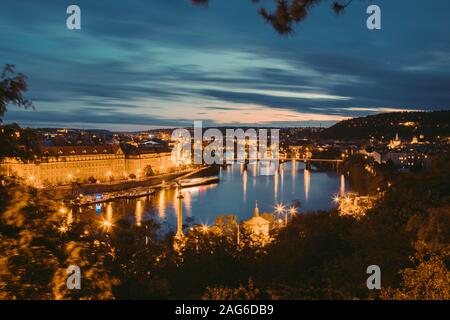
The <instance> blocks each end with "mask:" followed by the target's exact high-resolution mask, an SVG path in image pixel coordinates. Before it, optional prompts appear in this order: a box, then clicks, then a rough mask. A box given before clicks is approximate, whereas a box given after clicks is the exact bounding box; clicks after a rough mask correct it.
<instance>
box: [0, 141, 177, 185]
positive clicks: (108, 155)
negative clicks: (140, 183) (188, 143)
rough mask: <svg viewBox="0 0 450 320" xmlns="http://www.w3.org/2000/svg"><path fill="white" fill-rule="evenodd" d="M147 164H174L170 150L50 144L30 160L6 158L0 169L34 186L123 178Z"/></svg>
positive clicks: (162, 168)
mask: <svg viewBox="0 0 450 320" xmlns="http://www.w3.org/2000/svg"><path fill="white" fill-rule="evenodd" d="M148 166H150V167H151V169H152V171H153V173H155V174H159V173H165V172H169V171H170V170H171V169H172V168H173V167H174V164H173V163H172V159H171V153H170V152H155V151H151V150H145V149H142V150H141V149H136V150H134V151H133V152H129V153H125V152H124V150H123V149H122V148H121V147H120V146H119V145H97V146H61V147H54V146H52V147H42V148H41V157H39V158H37V159H36V160H35V161H33V162H26V163H23V162H21V161H20V160H17V159H14V158H6V159H5V160H4V161H3V163H2V164H0V168H1V171H2V172H4V173H6V174H7V175H14V174H15V175H17V176H18V177H21V178H23V179H24V180H25V182H26V183H28V184H30V185H34V186H43V185H44V186H45V185H57V184H68V183H71V182H80V183H83V182H88V180H92V179H94V180H95V181H97V180H98V181H112V180H122V179H127V178H129V177H130V175H135V176H136V177H138V176H140V175H141V172H142V174H143V173H144V170H145V169H146V168H147V167H148ZM90 182H93V181H90Z"/></svg>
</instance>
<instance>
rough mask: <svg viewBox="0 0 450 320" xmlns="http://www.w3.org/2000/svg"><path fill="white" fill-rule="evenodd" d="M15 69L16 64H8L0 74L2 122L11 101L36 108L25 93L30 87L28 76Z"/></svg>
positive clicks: (26, 107) (0, 111)
mask: <svg viewBox="0 0 450 320" xmlns="http://www.w3.org/2000/svg"><path fill="white" fill-rule="evenodd" d="M15 69H16V67H15V66H14V65H12V64H7V65H6V66H5V67H4V68H3V70H2V72H1V74H0V122H1V121H2V118H3V116H4V115H5V112H6V111H7V105H8V104H10V103H12V104H15V105H16V106H18V107H23V108H25V109H28V108H34V106H33V103H32V102H31V101H30V100H28V99H26V98H25V97H24V95H23V94H24V93H25V92H26V91H27V89H28V84H27V77H26V76H25V75H24V74H22V73H17V74H16V71H15Z"/></svg>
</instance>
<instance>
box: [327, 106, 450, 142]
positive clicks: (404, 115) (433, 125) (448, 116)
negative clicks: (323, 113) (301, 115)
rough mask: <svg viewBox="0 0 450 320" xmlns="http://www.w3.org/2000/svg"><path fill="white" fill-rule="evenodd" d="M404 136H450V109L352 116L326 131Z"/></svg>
mask: <svg viewBox="0 0 450 320" xmlns="http://www.w3.org/2000/svg"><path fill="white" fill-rule="evenodd" d="M396 133H398V134H399V135H400V136H401V137H403V138H412V137H413V136H417V135H421V134H423V135H424V136H425V137H426V138H434V137H437V136H450V110H443V111H431V112H391V113H381V114H377V115H371V116H367V117H360V118H353V119H348V120H344V121H341V122H339V123H336V124H335V125H333V126H332V127H330V128H328V129H326V130H324V131H323V133H322V136H323V137H324V138H330V139H333V138H334V139H344V140H347V139H367V138H368V137H369V136H372V137H375V138H381V137H383V136H384V137H385V138H387V139H388V138H391V137H394V136H395V134H396Z"/></svg>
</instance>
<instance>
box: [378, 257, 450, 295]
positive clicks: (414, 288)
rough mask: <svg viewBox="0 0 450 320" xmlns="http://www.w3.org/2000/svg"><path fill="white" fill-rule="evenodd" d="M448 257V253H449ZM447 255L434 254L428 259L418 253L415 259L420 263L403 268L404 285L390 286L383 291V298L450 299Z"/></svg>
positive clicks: (449, 274) (449, 275)
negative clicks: (393, 287)
mask: <svg viewBox="0 0 450 320" xmlns="http://www.w3.org/2000/svg"><path fill="white" fill-rule="evenodd" d="M447 257H448V255H447ZM444 259H445V256H442V255H439V256H438V255H432V256H431V257H429V258H428V259H427V258H425V257H424V256H422V255H416V257H415V258H414V259H413V260H415V261H417V262H418V264H417V265H416V266H415V267H413V268H406V269H403V270H402V271H401V272H400V273H401V274H402V278H403V281H402V286H401V287H400V288H398V289H392V288H388V289H386V290H384V291H383V292H382V298H383V299H395V300H449V299H450V271H448V269H447V268H446V265H445V261H444Z"/></svg>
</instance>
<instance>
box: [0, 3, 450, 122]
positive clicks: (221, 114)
mask: <svg viewBox="0 0 450 320" xmlns="http://www.w3.org/2000/svg"><path fill="white" fill-rule="evenodd" d="M0 1H1V2H4V3H2V10H1V11H0V28H1V32H0V63H1V64H5V63H12V64H15V65H16V67H17V69H18V71H20V72H23V73H25V74H26V75H27V76H28V77H29V92H28V93H27V95H28V97H29V98H30V99H32V100H33V101H34V104H35V106H36V110H35V111H30V110H26V111H25V110H21V109H18V108H16V107H14V106H10V107H9V111H8V113H7V115H6V117H5V121H6V122H12V121H15V122H18V123H19V124H21V125H23V126H32V127H79V128H106V129H113V130H140V129H146V128H151V127H158V126H170V127H173V126H190V125H192V122H193V120H203V121H204V122H205V124H206V125H221V126H223V125H233V126H240V125H275V126H309V125H319V124H322V125H323V126H328V125H331V124H333V123H335V122H336V121H339V120H342V119H345V118H348V117H354V116H362V115H367V114H373V113H378V112H385V111H391V110H392V111H395V110H440V109H449V106H450V90H449V84H450V41H449V39H450V28H449V27H450V20H449V19H448V13H449V12H450V1H448V0H433V1H414V0H412V1H411V0H389V1H388V0H384V1H383V0H378V1H365V0H361V1H354V3H352V5H351V6H350V7H349V8H347V11H346V12H345V13H344V14H342V15H339V16H335V15H334V13H333V12H332V10H331V9H330V6H331V1H326V0H324V1H323V2H322V4H320V5H319V6H317V7H315V8H314V9H313V10H312V11H311V15H310V16H309V17H308V18H307V19H306V21H304V22H303V23H301V24H300V25H298V26H296V28H295V34H293V35H291V36H288V37H284V36H280V35H278V34H277V33H276V32H275V31H274V30H273V29H272V27H271V26H270V25H268V24H266V23H265V22H264V21H263V19H262V18H261V17H260V16H259V15H258V13H257V11H258V8H259V7H260V5H255V4H252V3H251V1H250V0H248V1H246V0H210V1H211V3H210V5H209V6H208V7H207V8H204V7H199V6H193V5H192V4H191V3H190V1H189V0H148V1H144V0H128V1H111V0H109V1H106V0H104V1H103V0H86V1H81V0H75V1H73V2H66V1H60V0H59V1H49V0H43V1H24V0H20V1H4V0H0ZM272 3H273V1H272V0H265V1H263V4H264V5H265V6H266V7H268V8H270V7H271V5H272ZM370 3H374V4H378V5H379V6H380V7H381V11H382V30H378V31H370V30H368V29H367V28H366V19H367V16H368V15H367V14H366V8H367V6H368V4H370ZM70 4H77V5H79V6H80V8H81V15H82V22H81V23H82V29H81V30H68V29H67V28H66V17H67V14H66V8H67V6H69V5H70Z"/></svg>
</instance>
